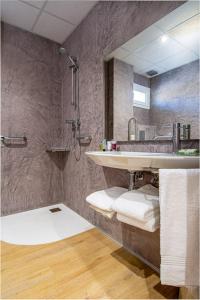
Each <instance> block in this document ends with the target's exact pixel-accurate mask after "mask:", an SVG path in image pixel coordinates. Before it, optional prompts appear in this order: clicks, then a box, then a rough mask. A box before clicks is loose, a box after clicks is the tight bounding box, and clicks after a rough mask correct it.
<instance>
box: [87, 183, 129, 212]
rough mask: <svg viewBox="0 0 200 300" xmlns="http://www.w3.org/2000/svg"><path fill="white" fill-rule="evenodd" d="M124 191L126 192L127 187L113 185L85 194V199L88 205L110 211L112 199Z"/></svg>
mask: <svg viewBox="0 0 200 300" xmlns="http://www.w3.org/2000/svg"><path fill="white" fill-rule="evenodd" d="M125 192H127V189H125V188H122V187H117V186H115V187H111V188H108V189H106V190H101V191H97V192H94V193H92V194H90V195H89V196H87V198H86V201H87V202H88V203H89V204H90V205H92V206H94V207H96V208H99V209H102V210H103V211H109V212H112V211H113V209H112V205H113V203H114V201H115V200H116V199H117V198H118V197H119V196H120V195H122V194H123V193H125Z"/></svg>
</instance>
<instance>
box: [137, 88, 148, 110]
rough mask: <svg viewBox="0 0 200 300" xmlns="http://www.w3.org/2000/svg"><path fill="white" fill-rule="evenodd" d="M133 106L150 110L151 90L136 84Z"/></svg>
mask: <svg viewBox="0 0 200 300" xmlns="http://www.w3.org/2000/svg"><path fill="white" fill-rule="evenodd" d="M133 106H137V107H141V108H146V109H150V88H148V87H146V86H143V85H139V84H136V83H134V85H133Z"/></svg>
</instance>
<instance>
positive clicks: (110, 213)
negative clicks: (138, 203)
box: [90, 205, 115, 219]
mask: <svg viewBox="0 0 200 300" xmlns="http://www.w3.org/2000/svg"><path fill="white" fill-rule="evenodd" d="M90 207H91V208H92V209H94V210H95V211H96V212H98V213H100V214H101V215H102V216H104V217H106V218H108V219H112V217H113V216H114V214H115V212H114V211H106V210H103V209H100V208H97V207H96V206H93V205H90Z"/></svg>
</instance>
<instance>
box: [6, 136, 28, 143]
mask: <svg viewBox="0 0 200 300" xmlns="http://www.w3.org/2000/svg"><path fill="white" fill-rule="evenodd" d="M11 140H22V141H24V142H26V141H27V137H26V136H1V141H2V142H6V141H11Z"/></svg>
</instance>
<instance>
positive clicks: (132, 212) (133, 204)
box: [112, 184, 160, 232]
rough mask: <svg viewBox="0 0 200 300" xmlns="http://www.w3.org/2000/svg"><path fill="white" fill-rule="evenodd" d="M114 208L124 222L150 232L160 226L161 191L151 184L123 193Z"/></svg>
mask: <svg viewBox="0 0 200 300" xmlns="http://www.w3.org/2000/svg"><path fill="white" fill-rule="evenodd" d="M112 208H113V210H114V211H115V212H117V219H118V220H119V221H121V222H123V223H127V224H130V225H132V226H135V227H138V228H141V229H143V230H146V231H150V232H154V231H156V229H158V228H159V225H160V211H159V192H158V189H157V188H155V187H153V186H152V185H151V184H147V185H145V186H143V187H142V188H140V189H138V190H133V191H129V192H126V193H123V194H122V195H121V196H120V197H118V198H117V199H116V201H115V202H114V203H113V205H112Z"/></svg>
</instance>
